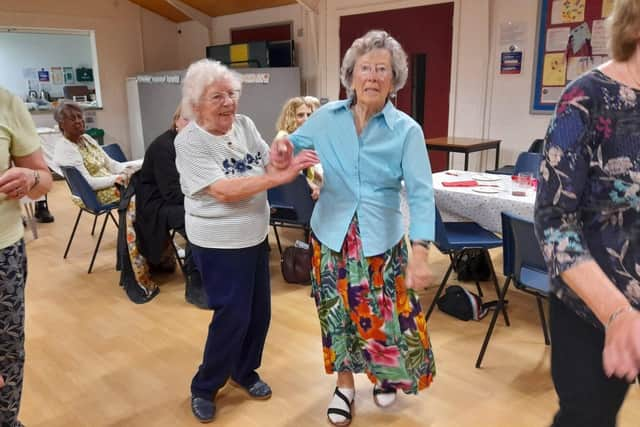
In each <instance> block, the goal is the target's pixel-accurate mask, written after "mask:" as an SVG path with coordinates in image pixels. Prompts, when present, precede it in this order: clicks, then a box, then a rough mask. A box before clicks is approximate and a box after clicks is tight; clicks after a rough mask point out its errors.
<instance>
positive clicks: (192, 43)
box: [170, 21, 213, 70]
mask: <svg viewBox="0 0 640 427" xmlns="http://www.w3.org/2000/svg"><path fill="white" fill-rule="evenodd" d="M178 30H179V31H180V33H179V34H178V36H177V40H178V64H177V66H176V67H174V68H170V69H174V70H180V69H183V68H187V67H188V66H189V64H191V63H192V62H194V61H197V60H198V59H202V58H205V57H206V51H207V46H209V45H211V44H213V43H211V42H210V40H209V29H208V28H206V27H205V26H204V25H202V24H200V23H199V22H197V21H189V22H183V23H181V24H178Z"/></svg>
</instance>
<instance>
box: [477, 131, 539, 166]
mask: <svg viewBox="0 0 640 427" xmlns="http://www.w3.org/2000/svg"><path fill="white" fill-rule="evenodd" d="M543 148H544V139H534V140H533V142H532V143H531V145H530V146H529V149H528V150H527V152H528V153H538V154H542V149H543ZM515 169H516V166H515V165H505V166H502V167H500V168H498V169H495V170H488V171H485V172H486V173H493V174H496V175H513V174H515Z"/></svg>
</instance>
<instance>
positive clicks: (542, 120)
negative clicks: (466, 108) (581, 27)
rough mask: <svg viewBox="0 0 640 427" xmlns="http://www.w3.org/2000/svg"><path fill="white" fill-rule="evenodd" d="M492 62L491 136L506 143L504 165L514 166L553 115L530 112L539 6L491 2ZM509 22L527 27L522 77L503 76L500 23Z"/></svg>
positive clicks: (519, 0)
mask: <svg viewBox="0 0 640 427" xmlns="http://www.w3.org/2000/svg"><path fill="white" fill-rule="evenodd" d="M492 3H493V4H492V8H491V17H492V32H493V37H492V40H493V42H492V47H493V53H492V56H491V58H492V62H491V73H490V78H491V80H490V82H489V83H490V85H491V86H492V90H491V91H490V97H489V98H488V100H487V101H488V117H487V128H488V135H489V136H492V137H496V138H501V139H502V140H503V144H504V148H503V150H502V153H501V156H500V158H501V160H502V163H503V164H514V163H515V159H516V157H517V155H518V153H519V152H520V151H525V150H526V149H527V148H529V145H530V144H531V142H532V141H533V140H534V139H536V138H543V137H544V135H545V132H546V130H547V126H548V125H549V120H550V118H551V116H550V115H545V114H543V115H540V114H531V113H529V109H530V105H531V88H532V80H533V65H534V56H535V49H536V43H537V41H536V25H537V22H536V21H537V14H538V5H537V2H535V1H530V0H494V1H493V2H492ZM508 21H512V22H514V23H522V24H523V25H525V26H526V27H527V32H526V34H527V37H526V39H527V40H526V42H525V43H524V44H523V52H524V54H523V59H524V62H523V65H522V74H520V75H501V74H500V50H501V47H500V46H499V36H500V24H501V23H505V22H508Z"/></svg>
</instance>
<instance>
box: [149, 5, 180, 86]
mask: <svg viewBox="0 0 640 427" xmlns="http://www.w3.org/2000/svg"><path fill="white" fill-rule="evenodd" d="M140 26H141V32H142V54H143V60H144V63H143V65H144V71H145V72H147V73H151V72H154V71H164V70H173V69H176V68H178V64H179V60H178V58H179V50H178V24H176V23H175V22H172V21H169V20H168V19H166V18H164V17H162V16H160V15H158V14H156V13H153V12H150V11H148V10H146V9H142V8H141V9H140Z"/></svg>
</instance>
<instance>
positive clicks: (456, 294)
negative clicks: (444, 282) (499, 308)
mask: <svg viewBox="0 0 640 427" xmlns="http://www.w3.org/2000/svg"><path fill="white" fill-rule="evenodd" d="M506 303H507V301H505V304H506ZM437 304H438V308H439V309H440V311H442V312H444V313H447V314H449V315H451V316H453V317H456V318H458V319H460V320H464V321H467V320H481V319H482V318H483V317H485V316H486V315H487V313H488V312H489V309H490V308H493V307H495V306H496V305H498V301H489V302H485V303H483V302H482V298H480V297H479V296H478V295H476V294H474V293H473V292H469V291H468V290H466V289H465V288H463V287H462V286H459V285H452V286H449V287H448V288H447V289H446V290H445V293H444V295H443V296H441V297H440V298H438V302H437Z"/></svg>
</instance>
